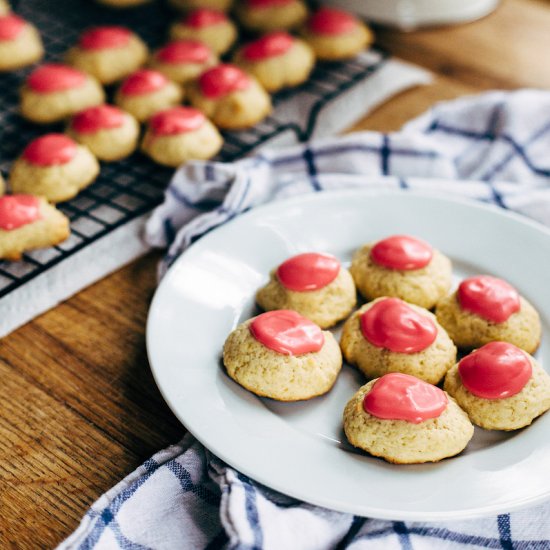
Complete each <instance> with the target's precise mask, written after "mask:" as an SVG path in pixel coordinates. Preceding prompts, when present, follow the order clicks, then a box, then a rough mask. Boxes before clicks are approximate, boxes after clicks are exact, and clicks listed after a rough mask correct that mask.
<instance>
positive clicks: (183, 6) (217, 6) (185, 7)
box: [168, 0, 233, 11]
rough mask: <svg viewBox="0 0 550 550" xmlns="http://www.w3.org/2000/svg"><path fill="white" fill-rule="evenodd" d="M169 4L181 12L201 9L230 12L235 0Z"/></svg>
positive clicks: (178, 0) (170, 0)
mask: <svg viewBox="0 0 550 550" xmlns="http://www.w3.org/2000/svg"><path fill="white" fill-rule="evenodd" d="M168 4H170V6H172V7H173V8H174V9H176V10H180V11H190V10H195V9H199V8H206V9H209V10H218V11H229V10H230V9H231V6H232V5H233V0H168Z"/></svg>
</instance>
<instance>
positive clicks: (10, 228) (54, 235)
mask: <svg viewBox="0 0 550 550" xmlns="http://www.w3.org/2000/svg"><path fill="white" fill-rule="evenodd" d="M69 233H70V231H69V220H68V219H67V217H66V216H65V215H64V214H62V213H61V212H59V211H58V210H57V209H56V208H55V206H52V205H50V204H48V202H47V201H46V200H45V199H44V198H43V197H36V196H34V195H5V196H3V197H0V258H1V259H5V260H12V261H17V260H20V259H21V256H22V254H23V253H24V252H27V251H29V250H34V249H36V248H46V247H49V246H54V245H56V244H59V243H61V242H63V241H64V240H65V239H66V238H67V237H68V236H69Z"/></svg>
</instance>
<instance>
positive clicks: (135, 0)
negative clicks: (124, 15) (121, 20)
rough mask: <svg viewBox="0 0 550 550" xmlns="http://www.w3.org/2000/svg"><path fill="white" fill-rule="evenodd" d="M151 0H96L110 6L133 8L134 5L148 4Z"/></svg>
mask: <svg viewBox="0 0 550 550" xmlns="http://www.w3.org/2000/svg"><path fill="white" fill-rule="evenodd" d="M151 1H152V0H96V2H97V3H98V4H103V5H104V6H109V7H110V8H133V7H135V6H141V5H142V4H148V3H149V2H151Z"/></svg>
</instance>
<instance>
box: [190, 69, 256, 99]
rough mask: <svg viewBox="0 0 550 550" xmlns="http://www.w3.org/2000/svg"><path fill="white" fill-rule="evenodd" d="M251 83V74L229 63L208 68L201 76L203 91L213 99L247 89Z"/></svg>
mask: <svg viewBox="0 0 550 550" xmlns="http://www.w3.org/2000/svg"><path fill="white" fill-rule="evenodd" d="M250 83H251V80H250V78H249V76H248V75H247V74H246V73H245V72H244V71H243V70H242V69H239V67H236V66H235V65H230V64H227V63H226V64H222V65H217V66H216V67H213V68H212V69H208V70H207V71H205V72H204V73H202V74H201V76H200V77H199V86H200V89H201V91H202V93H203V94H204V95H205V96H206V97H208V98H211V99H216V98H220V97H223V96H225V95H228V94H230V93H232V92H238V91H240V90H245V89H246V88H248V87H249V86H250Z"/></svg>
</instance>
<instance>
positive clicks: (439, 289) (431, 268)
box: [350, 235, 452, 309]
mask: <svg viewBox="0 0 550 550" xmlns="http://www.w3.org/2000/svg"><path fill="white" fill-rule="evenodd" d="M350 271H351V274H352V276H353V279H354V281H355V284H356V285H357V288H358V290H359V292H360V293H361V294H362V295H363V296H364V297H365V298H366V299H367V300H373V299H374V298H378V297H380V296H395V297H397V298H401V299H402V300H405V301H406V302H410V303H412V304H417V305H419V306H422V307H425V308H427V309H431V308H432V307H434V306H435V304H436V303H437V302H438V301H439V300H440V299H441V298H443V296H445V295H446V294H447V293H448V292H449V289H450V288H451V282H452V269H451V262H450V261H449V259H448V258H447V257H446V256H444V255H443V254H441V252H439V251H438V250H435V249H433V248H432V247H431V246H430V245H429V244H428V243H426V242H424V241H421V240H420V239H416V238H414V237H410V236H407V235H393V236H391V237H388V238H386V239H382V240H380V241H377V242H372V243H368V244H366V245H364V246H362V247H361V248H360V249H359V250H357V251H356V252H355V254H354V255H353V259H352V262H351V267H350Z"/></svg>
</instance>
